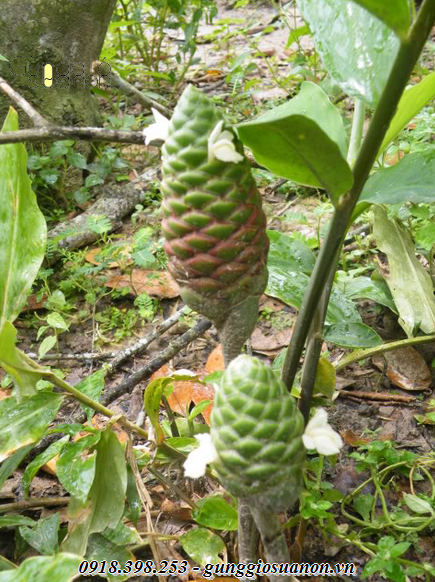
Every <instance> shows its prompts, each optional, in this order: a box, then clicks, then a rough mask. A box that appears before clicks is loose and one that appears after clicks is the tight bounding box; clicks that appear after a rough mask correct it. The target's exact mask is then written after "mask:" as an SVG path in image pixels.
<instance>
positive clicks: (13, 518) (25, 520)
mask: <svg viewBox="0 0 435 582" xmlns="http://www.w3.org/2000/svg"><path fill="white" fill-rule="evenodd" d="M36 523H37V522H36V521H33V519H30V517H26V516H25V515H0V528H1V527H16V526H17V525H18V526H19V525H30V527H32V526H34V525H35V524H36Z"/></svg>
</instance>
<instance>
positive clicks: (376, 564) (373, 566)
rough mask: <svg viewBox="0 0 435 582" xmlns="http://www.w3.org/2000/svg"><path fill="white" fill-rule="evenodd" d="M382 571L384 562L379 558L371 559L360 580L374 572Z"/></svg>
mask: <svg viewBox="0 0 435 582" xmlns="http://www.w3.org/2000/svg"><path fill="white" fill-rule="evenodd" d="M383 569H384V560H381V559H380V558H372V559H371V560H370V561H369V562H367V564H366V565H365V568H364V570H363V572H362V575H361V578H362V579H364V578H367V576H371V575H372V574H375V573H376V572H379V571H382V570H383Z"/></svg>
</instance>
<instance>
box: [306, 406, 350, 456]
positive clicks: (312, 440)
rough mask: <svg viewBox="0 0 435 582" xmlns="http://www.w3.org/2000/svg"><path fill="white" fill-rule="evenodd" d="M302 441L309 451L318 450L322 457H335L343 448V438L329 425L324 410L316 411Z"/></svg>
mask: <svg viewBox="0 0 435 582" xmlns="http://www.w3.org/2000/svg"><path fill="white" fill-rule="evenodd" d="M302 441H303V443H304V445H305V447H306V448H307V449H316V450H317V452H318V453H320V454H321V455H335V454H337V453H338V452H339V450H340V449H341V447H342V446H343V441H342V439H341V436H340V435H339V434H338V432H336V431H335V430H334V429H333V428H332V427H331V426H330V425H329V424H328V414H327V412H326V410H324V409H323V408H319V409H318V410H316V413H315V414H314V416H313V418H312V419H311V420H310V421H309V423H308V424H307V426H306V429H305V433H304V434H303V435H302Z"/></svg>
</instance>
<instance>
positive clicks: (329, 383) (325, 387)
mask: <svg viewBox="0 0 435 582" xmlns="http://www.w3.org/2000/svg"><path fill="white" fill-rule="evenodd" d="M335 386H336V372H335V368H334V366H333V365H332V364H331V362H330V361H329V360H328V359H327V358H320V360H319V362H318V364H317V369H316V378H315V380H314V387H313V394H314V395H316V394H322V395H323V396H326V397H327V398H332V395H333V394H334V392H335Z"/></svg>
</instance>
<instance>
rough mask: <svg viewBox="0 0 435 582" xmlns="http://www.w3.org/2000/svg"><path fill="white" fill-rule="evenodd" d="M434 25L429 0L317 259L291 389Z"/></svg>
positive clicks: (286, 375) (288, 372)
mask: <svg viewBox="0 0 435 582" xmlns="http://www.w3.org/2000/svg"><path fill="white" fill-rule="evenodd" d="M434 22H435V1H434V0H425V1H424V3H423V5H422V7H421V9H420V12H419V14H418V16H417V19H416V21H415V23H414V24H413V26H412V28H411V31H410V33H409V36H408V37H407V38H406V39H405V40H404V41H403V42H402V44H401V45H400V48H399V51H398V54H397V57H396V60H395V62H394V65H393V67H392V69H391V73H390V76H389V78H388V83H387V85H386V87H385V89H384V91H383V93H382V96H381V98H380V101H379V104H378V106H377V108H376V110H375V113H374V115H373V118H372V122H371V123H370V126H369V128H368V131H367V134H366V136H365V138H364V140H363V143H362V146H361V149H360V151H359V154H358V156H357V159H356V161H355V166H354V168H353V176H354V184H353V187H352V188H351V190H350V191H349V192H348V193H347V194H344V195H343V196H342V197H341V198H340V200H339V201H338V203H337V206H336V208H335V211H334V215H333V218H332V221H331V224H330V227H329V230H328V234H327V235H326V238H325V240H324V243H323V245H322V247H321V249H320V252H319V255H318V257H317V261H316V264H315V267H314V270H313V273H312V275H311V278H310V282H309V285H308V289H307V292H306V294H305V297H304V300H303V302H302V305H301V309H300V311H299V316H298V318H297V320H296V324H295V327H294V330H293V335H292V339H291V342H290V345H289V347H288V350H287V354H286V358H285V362H284V366H283V372H282V378H283V380H284V382H285V384H286V385H287V387H288V389H289V390H291V388H292V385H293V382H294V379H295V375H296V372H297V369H298V365H299V359H300V357H301V354H302V350H303V349H304V345H305V340H306V338H307V335H308V332H309V330H310V327H311V322H312V320H313V317H314V313H315V311H316V308H317V305H318V303H319V299H320V296H321V294H322V292H323V288H324V287H325V284H326V282H327V281H328V278H329V276H330V273H331V271H335V269H336V260H334V259H335V258H336V257H337V254H338V252H339V250H340V248H341V246H342V244H343V240H344V237H345V233H346V230H347V228H348V225H349V222H350V218H351V216H352V212H353V210H354V208H355V206H356V204H357V202H358V198H359V196H360V194H361V192H362V189H363V187H364V184H365V182H366V181H367V178H368V176H369V173H370V170H371V168H372V166H373V164H374V162H375V161H376V157H377V154H378V151H379V148H380V146H381V144H382V141H383V139H384V137H385V134H386V132H387V130H388V127H389V125H390V122H391V120H392V118H393V116H394V113H395V111H396V108H397V105H398V103H399V100H400V97H401V95H402V93H403V91H404V90H405V87H406V85H407V83H408V80H409V78H410V76H411V74H412V71H413V68H414V66H415V64H416V62H417V60H418V57H419V55H420V53H421V51H422V50H423V47H424V44H425V42H426V39H427V38H428V36H429V34H430V32H431V29H432V26H433V24H434Z"/></svg>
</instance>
